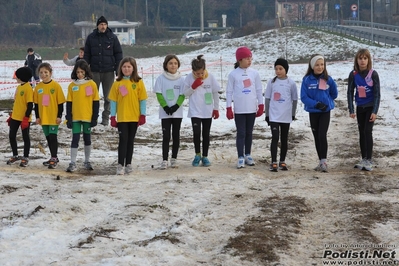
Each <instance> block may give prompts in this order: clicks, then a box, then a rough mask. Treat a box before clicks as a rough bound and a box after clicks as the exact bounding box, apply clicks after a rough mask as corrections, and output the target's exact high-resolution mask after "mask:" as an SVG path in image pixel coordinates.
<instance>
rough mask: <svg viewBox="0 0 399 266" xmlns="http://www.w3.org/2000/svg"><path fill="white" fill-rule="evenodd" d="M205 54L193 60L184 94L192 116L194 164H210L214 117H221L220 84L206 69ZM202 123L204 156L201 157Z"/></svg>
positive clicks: (189, 114) (189, 115)
mask: <svg viewBox="0 0 399 266" xmlns="http://www.w3.org/2000/svg"><path fill="white" fill-rule="evenodd" d="M202 56H203V55H199V56H197V58H196V59H194V60H192V61H191V68H192V73H190V74H188V75H187V77H186V79H185V80H184V94H185V95H186V96H187V97H189V106H188V117H190V118H191V124H192V127H193V135H194V136H193V138H194V148H195V156H194V160H193V162H192V165H193V166H199V164H200V162H201V163H202V166H210V165H211V163H210V161H209V159H208V150H209V143H210V130H211V124H212V118H213V119H218V118H219V91H220V85H219V83H218V82H217V81H216V79H215V77H214V76H213V75H212V74H210V73H208V71H207V70H206V69H205V59H203V58H202ZM201 125H202V157H201V147H200V145H201Z"/></svg>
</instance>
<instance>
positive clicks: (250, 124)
mask: <svg viewBox="0 0 399 266" xmlns="http://www.w3.org/2000/svg"><path fill="white" fill-rule="evenodd" d="M236 59H237V62H236V63H235V64H234V68H235V69H234V70H233V71H231V72H230V74H229V76H228V81H227V90H226V109H227V113H226V117H227V119H229V120H230V119H233V118H234V121H235V123H236V128H237V137H236V147H237V154H238V161H237V168H238V169H240V168H244V167H245V165H250V166H253V165H255V162H254V160H253V159H252V156H251V148H252V131H253V128H254V124H255V118H256V117H259V116H261V115H262V114H263V112H264V104H263V95H262V83H261V80H260V76H259V73H258V71H256V70H255V69H253V68H251V67H250V66H251V64H252V52H251V50H249V49H248V48H247V47H245V46H243V47H239V48H238V49H237V51H236ZM233 101H234V109H233V105H232V103H233Z"/></svg>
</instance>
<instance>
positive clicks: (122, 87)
mask: <svg viewBox="0 0 399 266" xmlns="http://www.w3.org/2000/svg"><path fill="white" fill-rule="evenodd" d="M119 91H120V93H121V95H122V96H123V97H124V96H125V95H126V94H127V89H126V87H125V86H120V87H119Z"/></svg>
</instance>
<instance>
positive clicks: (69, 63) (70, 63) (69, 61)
mask: <svg viewBox="0 0 399 266" xmlns="http://www.w3.org/2000/svg"><path fill="white" fill-rule="evenodd" d="M84 53H85V48H84V47H80V48H79V54H78V55H77V56H75V57H74V58H71V59H69V58H68V53H64V58H63V59H62V61H63V62H64V64H65V65H67V66H74V65H75V64H76V62H77V61H79V60H82V59H84V58H83V55H84Z"/></svg>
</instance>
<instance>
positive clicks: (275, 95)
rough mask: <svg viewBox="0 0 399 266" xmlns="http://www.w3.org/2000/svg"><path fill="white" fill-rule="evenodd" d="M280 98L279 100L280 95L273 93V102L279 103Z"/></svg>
mask: <svg viewBox="0 0 399 266" xmlns="http://www.w3.org/2000/svg"><path fill="white" fill-rule="evenodd" d="M280 98H281V93H279V92H275V93H274V94H273V100H275V101H279V100H280Z"/></svg>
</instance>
